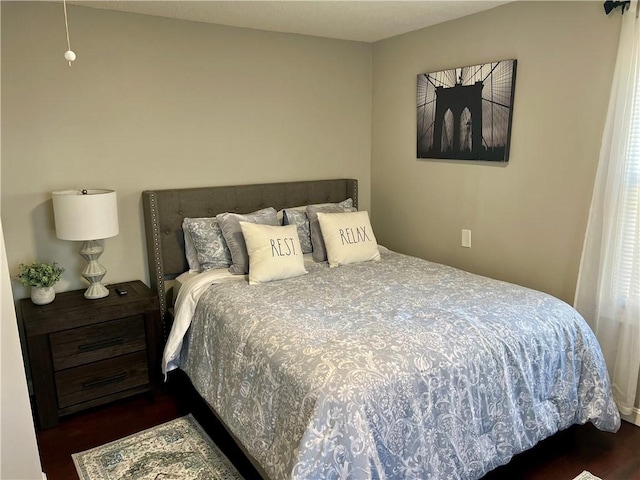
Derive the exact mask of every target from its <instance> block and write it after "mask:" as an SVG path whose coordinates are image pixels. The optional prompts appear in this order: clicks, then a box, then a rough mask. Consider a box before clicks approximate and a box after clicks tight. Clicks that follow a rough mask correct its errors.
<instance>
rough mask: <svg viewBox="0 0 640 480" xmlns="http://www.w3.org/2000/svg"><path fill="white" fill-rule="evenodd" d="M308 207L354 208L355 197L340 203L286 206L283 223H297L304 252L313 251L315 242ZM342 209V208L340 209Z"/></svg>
mask: <svg viewBox="0 0 640 480" xmlns="http://www.w3.org/2000/svg"><path fill="white" fill-rule="evenodd" d="M307 207H338V208H340V209H345V208H352V207H353V199H351V198H347V199H346V200H343V201H342V202H340V203H317V204H314V205H307V206H304V207H295V208H285V209H284V211H283V216H282V221H283V225H295V226H296V229H297V230H298V237H299V238H300V246H301V247H302V253H311V252H312V251H313V243H312V241H311V226H310V224H309V216H308V215H307ZM340 211H342V210H340Z"/></svg>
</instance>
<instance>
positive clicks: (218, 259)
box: [182, 217, 231, 271]
mask: <svg viewBox="0 0 640 480" xmlns="http://www.w3.org/2000/svg"><path fill="white" fill-rule="evenodd" d="M182 228H183V230H184V231H185V244H186V242H187V240H186V237H187V235H189V236H190V237H191V241H192V243H193V247H194V248H195V251H196V256H197V259H198V263H199V264H200V271H203V270H211V269H213V268H227V267H228V266H229V265H231V252H230V251H229V247H227V243H226V242H225V239H224V237H223V236H222V230H221V229H220V225H218V222H217V220H216V219H215V218H188V217H187V218H185V219H184V220H183V221H182ZM189 256H190V255H189V254H187V259H189ZM191 267H192V262H191V261H189V268H190V269H191Z"/></svg>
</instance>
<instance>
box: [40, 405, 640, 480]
mask: <svg viewBox="0 0 640 480" xmlns="http://www.w3.org/2000/svg"><path fill="white" fill-rule="evenodd" d="M184 413H185V412H182V411H181V408H179V406H178V403H177V402H176V400H175V399H174V397H173V396H172V395H171V394H170V393H165V394H161V395H156V396H155V398H152V397H151V396H150V395H140V396H137V397H133V398H130V399H127V400H122V401H119V402H117V403H114V404H111V405H109V406H105V407H100V408H96V409H93V410H89V411H86V412H83V413H79V414H76V415H73V416H69V417H65V418H63V419H61V422H60V424H59V425H58V426H57V427H54V428H51V429H49V430H43V431H39V432H38V433H37V437H38V444H39V447H40V457H41V459H42V468H43V470H44V472H45V473H46V474H47V477H48V479H49V480H77V479H78V476H77V474H76V471H75V467H74V465H73V460H72V459H71V454H72V453H76V452H81V451H83V450H87V449H90V448H93V447H97V446H99V445H102V444H104V443H107V442H110V441H113V440H116V439H118V438H122V437H125V436H127V435H131V434H133V433H135V432H138V431H140V430H144V429H146V428H149V427H152V426H154V425H158V424H160V423H164V422H167V421H169V420H172V419H174V418H177V417H178V416H181V415H183V414H184ZM205 428H207V427H206V426H205ZM214 440H215V441H216V443H218V445H219V447H220V448H221V449H222V450H223V451H224V452H225V453H226V454H227V456H229V458H230V459H231V460H232V461H234V463H237V464H238V467H239V469H240V471H241V473H243V475H244V476H245V478H247V480H253V479H255V478H257V474H256V473H255V471H254V470H253V469H252V468H251V467H250V466H249V465H247V463H248V462H246V461H244V462H243V461H242V456H241V454H239V453H238V451H237V450H236V449H235V446H234V445H230V442H231V440H230V439H229V437H228V436H227V435H226V432H218V433H216V435H215V436H214ZM583 470H589V471H590V472H591V473H593V474H594V475H597V476H599V477H601V478H602V479H604V480H640V428H638V427H636V426H634V425H632V424H629V423H626V422H622V427H621V428H620V431H619V432H618V433H616V434H610V433H604V432H601V431H599V430H597V429H596V428H595V427H593V426H592V425H582V426H575V427H572V428H571V429H569V430H567V431H565V432H561V433H559V434H557V435H555V436H553V437H552V438H550V439H548V440H545V441H544V442H541V443H540V444H538V445H537V446H536V447H534V448H533V449H532V450H529V451H528V452H525V453H523V454H520V455H518V456H516V457H515V458H514V459H513V460H512V461H511V462H510V463H509V464H508V465H504V466H502V467H499V468H497V469H496V470H494V471H493V472H490V473H489V474H488V475H487V476H485V480H498V479H509V480H565V479H567V480H571V479H573V478H574V477H575V476H576V475H578V474H579V473H580V472H582V471H583Z"/></svg>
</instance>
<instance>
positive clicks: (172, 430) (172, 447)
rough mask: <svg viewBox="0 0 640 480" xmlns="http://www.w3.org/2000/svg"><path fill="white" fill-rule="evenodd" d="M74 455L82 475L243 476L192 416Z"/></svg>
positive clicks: (195, 479)
mask: <svg viewBox="0 0 640 480" xmlns="http://www.w3.org/2000/svg"><path fill="white" fill-rule="evenodd" d="M72 457H73V462H74V463H75V465H76V470H77V471H78V475H79V477H80V480H204V479H207V480H242V476H241V475H240V474H239V473H238V471H237V470H236V469H235V468H234V467H233V465H232V464H231V462H230V461H229V459H227V457H225V456H224V454H223V453H222V452H221V451H220V450H219V449H218V447H216V445H215V444H214V443H213V441H211V439H210V438H209V436H208V435H207V434H206V433H205V432H204V430H203V429H202V427H201V426H200V425H199V424H198V422H196V421H195V419H194V418H193V417H192V416H191V415H187V416H186V417H181V418H177V419H175V420H172V421H170V422H167V423H164V424H162V425H158V426H156V427H153V428H150V429H148V430H144V431H142V432H139V433H135V434H133V435H130V436H128V437H125V438H121V439H120V440H116V441H114V442H111V443H107V444H106V445H102V446H100V447H96V448H92V449H91V450H87V451H85V452H81V453H74V454H73V455H72Z"/></svg>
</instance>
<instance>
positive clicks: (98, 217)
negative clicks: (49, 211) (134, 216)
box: [52, 190, 118, 241]
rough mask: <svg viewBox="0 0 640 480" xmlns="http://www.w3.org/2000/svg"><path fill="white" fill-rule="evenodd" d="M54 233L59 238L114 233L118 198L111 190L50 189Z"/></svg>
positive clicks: (66, 238) (85, 237) (116, 225)
mask: <svg viewBox="0 0 640 480" xmlns="http://www.w3.org/2000/svg"><path fill="white" fill-rule="evenodd" d="M52 197H53V213H54V216H55V221H56V235H57V237H58V238H60V239H62V240H81V241H85V240H101V239H103V238H109V237H114V236H116V235H118V202H117V200H116V192H114V191H113V190H82V191H80V190H65V191H61V192H53V194H52Z"/></svg>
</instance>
